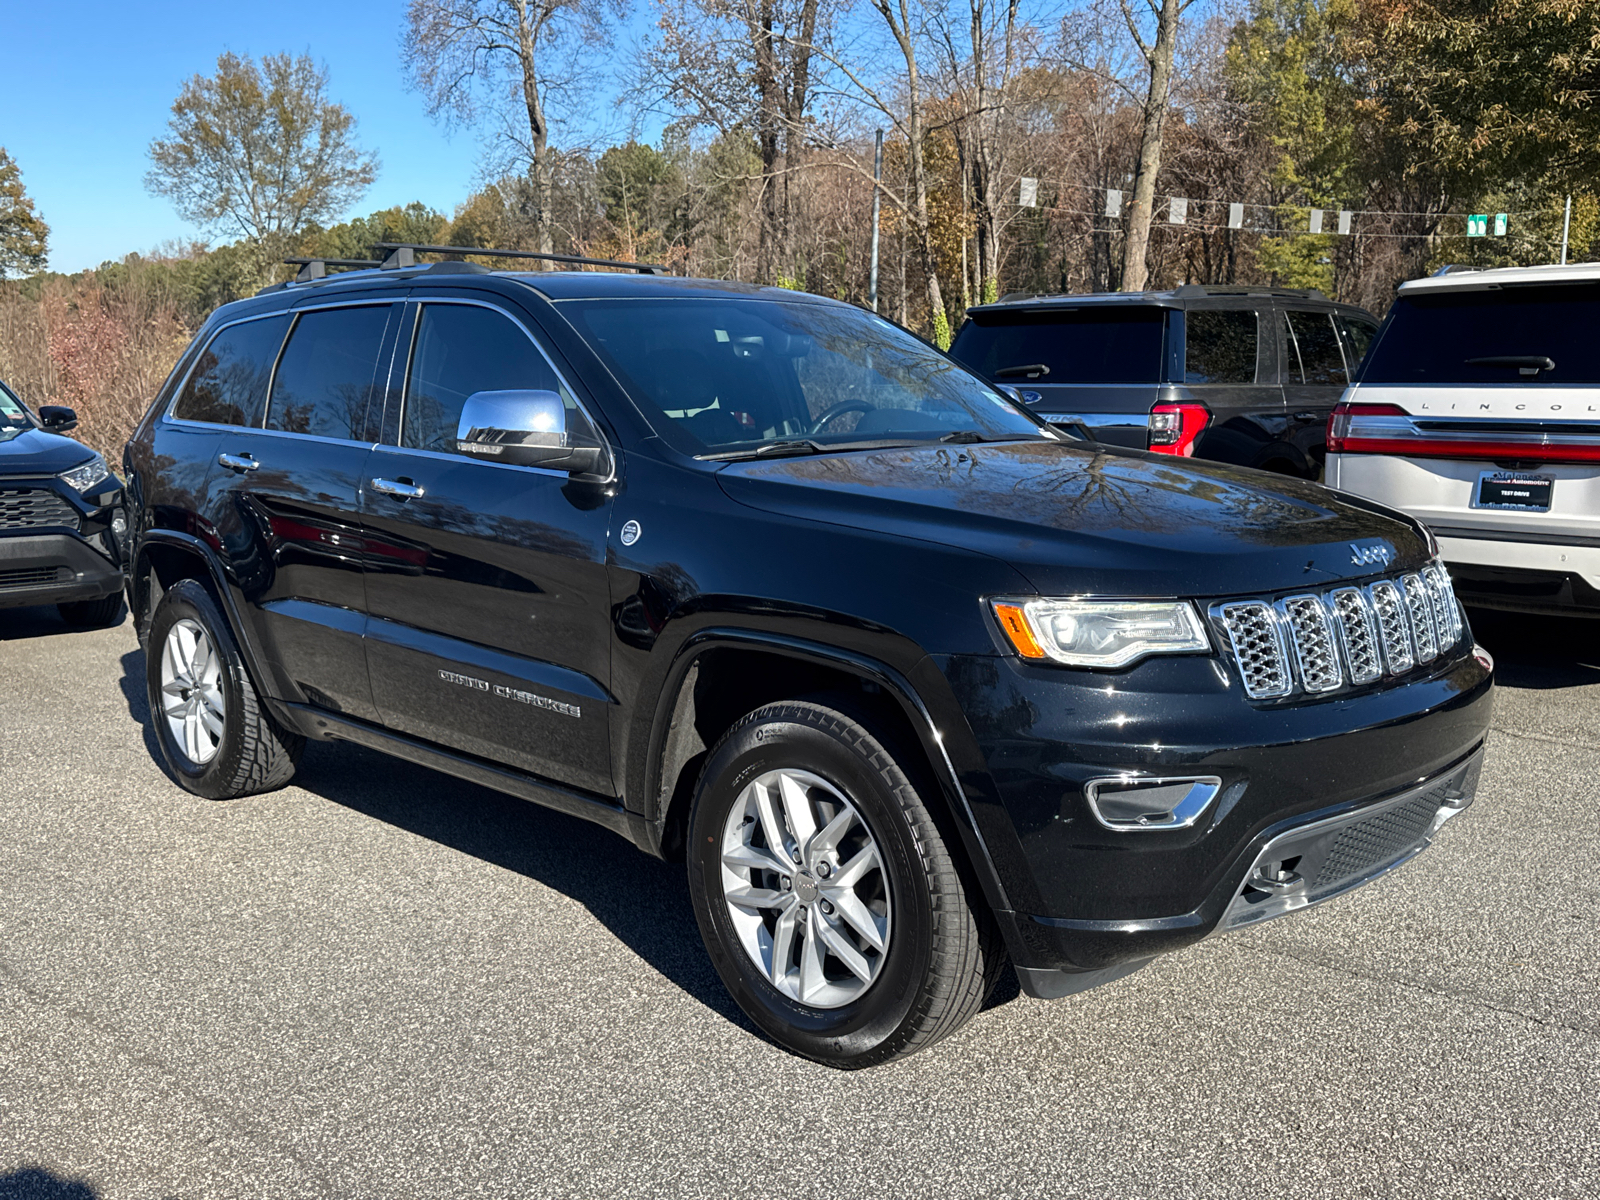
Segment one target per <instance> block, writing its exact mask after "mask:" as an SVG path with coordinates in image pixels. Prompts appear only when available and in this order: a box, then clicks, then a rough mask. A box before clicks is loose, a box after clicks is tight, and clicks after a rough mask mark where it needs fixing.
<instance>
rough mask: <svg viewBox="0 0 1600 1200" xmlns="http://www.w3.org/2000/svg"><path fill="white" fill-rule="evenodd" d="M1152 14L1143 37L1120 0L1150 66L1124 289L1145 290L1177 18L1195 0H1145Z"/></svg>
mask: <svg viewBox="0 0 1600 1200" xmlns="http://www.w3.org/2000/svg"><path fill="white" fill-rule="evenodd" d="M1143 3H1144V5H1145V7H1147V8H1148V9H1149V10H1150V13H1151V15H1152V16H1154V17H1155V19H1156V32H1155V37H1154V38H1153V39H1151V40H1149V41H1146V40H1145V36H1144V33H1143V32H1142V31H1141V30H1140V28H1139V19H1138V18H1137V17H1136V16H1135V15H1134V11H1133V8H1132V6H1131V4H1130V3H1129V0H1120V4H1121V7H1122V17H1123V20H1124V21H1125V22H1126V24H1127V26H1128V32H1129V34H1131V35H1132V37H1133V41H1134V44H1135V45H1137V46H1138V47H1139V53H1140V54H1142V55H1143V56H1144V60H1145V63H1146V65H1147V66H1148V67H1149V70H1150V86H1149V89H1148V90H1147V91H1146V93H1145V101H1144V113H1143V118H1144V121H1143V126H1144V127H1143V132H1142V134H1141V135H1140V138H1139V163H1138V166H1137V167H1135V168H1134V172H1133V202H1132V204H1130V205H1129V208H1128V237H1127V240H1126V241H1125V242H1124V243H1123V247H1122V290H1123V291H1125V292H1139V291H1143V290H1144V285H1145V280H1146V278H1147V271H1148V268H1147V265H1146V262H1145V255H1146V252H1147V251H1148V250H1149V248H1150V222H1151V220H1152V219H1153V218H1154V216H1155V199H1156V177H1157V176H1158V175H1160V173H1161V151H1162V145H1163V139H1164V137H1165V135H1166V128H1167V114H1168V112H1169V111H1170V107H1171V106H1170V97H1171V93H1172V64H1173V60H1174V59H1175V58H1176V56H1177V51H1178V23H1179V21H1180V20H1181V19H1182V17H1183V14H1184V12H1185V10H1187V9H1188V7H1189V5H1191V4H1193V3H1194V0H1143Z"/></svg>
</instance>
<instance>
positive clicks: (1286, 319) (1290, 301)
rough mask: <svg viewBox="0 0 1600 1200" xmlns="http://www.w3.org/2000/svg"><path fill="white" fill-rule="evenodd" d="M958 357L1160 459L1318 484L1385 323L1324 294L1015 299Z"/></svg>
mask: <svg viewBox="0 0 1600 1200" xmlns="http://www.w3.org/2000/svg"><path fill="white" fill-rule="evenodd" d="M967 317H968V319H967V321H966V322H965V324H963V325H962V327H961V330H960V332H959V333H958V334H957V335H956V340H955V344H954V345H952V346H951V347H950V353H951V355H953V356H954V357H955V358H956V360H957V361H958V362H960V363H962V364H963V365H964V366H966V367H968V368H970V369H971V370H973V371H976V372H977V373H978V374H979V375H982V376H983V377H984V378H986V379H990V380H993V381H994V382H995V383H996V384H997V385H999V386H1002V387H1014V388H1016V389H1017V391H1018V392H1019V393H1020V394H1021V397H1022V399H1023V402H1024V403H1026V404H1028V405H1029V406H1030V407H1031V408H1032V409H1033V411H1035V412H1037V413H1038V414H1039V415H1040V416H1041V417H1044V418H1045V419H1046V420H1050V421H1067V420H1071V421H1075V422H1080V423H1081V424H1083V425H1084V426H1086V427H1087V428H1088V429H1089V431H1090V432H1091V433H1092V434H1093V435H1094V436H1095V437H1096V438H1097V439H1099V440H1100V441H1102V442H1106V443H1108V444H1111V445H1117V446H1132V447H1135V448H1136V449H1139V450H1151V451H1154V452H1155V453H1157V454H1173V455H1178V456H1180V457H1185V458H1188V457H1193V458H1214V459H1216V460H1217V461H1218V462H1226V463H1234V464H1235V465H1237V466H1241V467H1259V468H1261V469H1263V470H1268V471H1276V472H1278V473H1279V474H1283V475H1298V476H1300V477H1301V478H1303V479H1317V478H1320V477H1321V472H1322V463H1323V459H1324V458H1325V457H1326V450H1325V448H1324V445H1325V439H1326V432H1327V427H1328V417H1329V416H1330V415H1331V414H1332V412H1333V407H1334V405H1335V404H1337V403H1338V402H1339V398H1340V396H1341V395H1342V394H1343V393H1344V388H1345V384H1346V383H1347V382H1348V381H1349V379H1350V377H1351V376H1352V375H1353V374H1354V372H1355V369H1356V367H1357V365H1358V364H1359V363H1360V362H1361V358H1362V356H1363V355H1364V354H1365V353H1366V350H1367V345H1368V344H1369V343H1370V342H1371V341H1372V339H1373V337H1374V336H1375V335H1376V334H1377V332H1378V322H1377V321H1376V320H1375V319H1374V318H1373V317H1372V316H1371V315H1370V314H1369V313H1367V312H1366V311H1365V310H1364V309H1360V308H1356V307H1355V306H1353V305H1349V304H1336V303H1334V302H1333V301H1331V300H1329V299H1327V297H1325V296H1323V295H1322V293H1321V292H1317V291H1299V290H1294V289H1290V288H1266V287H1239V286H1214V287H1213V286H1202V285H1199V284H1185V285H1184V286H1183V287H1180V288H1176V289H1174V290H1173V291H1170V292H1110V293H1101V294H1096V295H1087V296H1071V295H1063V296H1029V295H1016V296H1007V297H1005V298H1004V299H1003V300H1001V301H1000V302H999V303H998V304H985V305H983V306H981V307H977V308H970V309H968V310H967Z"/></svg>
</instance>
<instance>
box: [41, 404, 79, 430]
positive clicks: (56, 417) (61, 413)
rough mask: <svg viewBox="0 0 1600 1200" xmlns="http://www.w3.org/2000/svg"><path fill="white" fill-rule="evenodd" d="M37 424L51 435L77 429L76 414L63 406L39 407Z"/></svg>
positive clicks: (48, 405) (44, 405)
mask: <svg viewBox="0 0 1600 1200" xmlns="http://www.w3.org/2000/svg"><path fill="white" fill-rule="evenodd" d="M39 424H40V425H42V426H44V427H45V428H46V429H48V430H49V431H50V432H51V433H66V432H67V431H68V430H71V429H76V428H77V427H78V414H77V413H75V412H73V411H72V409H70V408H68V407H67V406H66V405H64V404H43V405H40V406H39Z"/></svg>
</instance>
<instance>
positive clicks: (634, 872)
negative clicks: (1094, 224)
mask: <svg viewBox="0 0 1600 1200" xmlns="http://www.w3.org/2000/svg"><path fill="white" fill-rule="evenodd" d="M121 666H122V678H121V680H120V681H119V685H120V686H121V689H122V695H123V699H124V701H125V702H126V704H127V706H128V714H129V716H130V717H132V718H133V719H134V720H135V721H138V722H139V723H140V725H141V727H142V728H143V730H144V742H145V749H146V750H147V751H148V752H149V754H150V756H151V758H152V759H154V761H155V762H156V764H157V766H159V767H160V768H161V769H162V771H163V772H166V762H165V760H164V759H163V758H162V755H161V749H160V747H159V745H158V744H157V742H156V738H155V734H154V732H153V731H152V729H151V726H150V707H149V703H148V700H147V698H146V693H145V680H144V676H145V656H144V653H143V652H142V651H140V650H131V651H129V652H128V653H127V654H124V655H123V656H122V660H121ZM168 777H169V778H170V777H171V775H170V772H168ZM294 786H295V787H299V788H303V789H304V790H306V791H308V792H310V793H312V794H313V795H316V796H320V797H322V798H323V799H324V800H329V801H332V802H333V803H334V804H338V805H342V806H343V807H345V808H349V809H353V810H355V811H356V812H360V813H364V814H365V815H367V816H369V817H372V818H374V819H376V820H379V821H383V822H385V823H386V824H389V825H393V826H395V827H397V828H400V829H404V830H406V831H407V832H408V833H414V834H416V835H418V836H419V837H425V838H427V839H429V840H430V841H434V842H437V843H439V844H440V845H443V846H449V847H450V848H451V849H452V850H457V851H460V852H461V853H462V854H470V855H471V856H472V857H474V858H477V859H481V860H482V861H484V862H487V863H493V864H494V865H495V866H497V867H501V868H503V869H505V870H507V871H515V872H516V873H517V874H519V875H523V876H525V877H527V878H529V879H532V880H534V881H536V882H538V883H541V884H543V885H544V886H546V887H548V888H551V889H553V890H554V891H558V892H560V893H561V894H562V895H564V896H568V897H570V898H571V899H573V900H576V901H578V903H580V904H582V905H583V906H584V907H585V908H587V909H588V910H589V911H590V912H591V913H592V914H593V915H594V917H595V919H596V920H598V921H599V922H600V923H601V924H603V925H604V926H605V927H606V928H607V929H609V930H610V931H611V932H612V933H613V934H614V935H615V936H616V937H617V938H618V940H620V941H621V942H622V943H623V944H624V945H626V946H627V947H628V948H629V949H630V950H632V951H633V952H634V953H635V954H637V955H638V956H639V957H640V958H641V959H643V960H644V961H645V962H646V963H648V964H649V965H650V966H651V967H653V968H655V970H657V971H658V972H660V973H661V975H663V976H664V977H665V978H667V979H669V980H670V981H671V982H673V983H674V984H676V985H677V986H678V987H680V988H682V989H683V990H684V991H685V992H687V993H688V994H689V995H691V996H693V997H694V998H695V999H697V1000H699V1001H700V1002H701V1003H702V1004H704V1005H705V1006H706V1007H707V1008H710V1009H712V1010H713V1011H714V1012H717V1013H719V1014H721V1015H722V1016H724V1017H726V1018H727V1019H728V1020H730V1021H733V1022H735V1023H737V1024H739V1025H740V1026H742V1027H744V1028H746V1029H749V1030H751V1031H752V1032H754V1031H755V1026H754V1025H753V1024H752V1023H751V1022H750V1021H749V1020H747V1019H746V1018H745V1016H744V1014H743V1013H741V1012H740V1011H739V1009H738V1006H737V1005H735V1004H734V1002H733V999H732V998H731V997H730V996H729V995H728V993H727V990H726V989H725V988H724V987H723V986H722V981H721V980H720V979H719V978H718V977H717V974H716V971H715V970H714V969H713V968H712V966H711V961H710V959H709V958H707V957H706V952H705V947H704V945H703V944H702V942H701V940H700V930H699V927H698V926H697V924H696V922H695V918H694V910H693V908H692V907H691V906H690V902H689V885H688V880H687V878H686V876H685V871H684V868H683V865H682V864H681V863H665V862H662V861H661V860H660V859H657V858H653V857H651V856H650V855H648V854H645V853H644V852H643V851H641V850H639V849H638V848H636V847H634V846H633V845H632V844H630V843H629V842H626V841H624V840H623V839H622V838H620V837H618V836H617V835H615V834H612V833H609V832H607V831H606V830H604V829H602V828H600V827H599V826H598V825H591V824H590V823H588V822H587V821H581V820H579V819H577V818H576V817H569V816H566V815H565V814H563V813H558V812H554V811H552V810H550V809H546V808H541V807H540V806H539V805H537V804H533V803H530V802H528V801H526V800H521V799H518V798H517V797H514V796H507V795H505V794H503V793H501V792H496V791H494V790H493V789H490V788H486V787H481V786H479V785H478V784H474V783H468V782H466V781H464V780H460V779H455V778H453V777H452V776H449V775H445V774H442V773H440V772H437V771H432V770H429V769H428V768H426V767H419V766H415V765H413V764H411V763H407V762H402V761H401V760H400V759H397V758H390V757H389V756H388V755H384V754H379V753H377V752H376V751H373V750H368V749H366V748H364V747H361V746H355V745H351V744H350V743H347V742H316V741H312V742H307V743H306V749H305V756H304V757H303V758H302V759H301V760H300V768H299V770H298V771H297V772H296V774H295V777H294ZM1019 994H1020V989H1019V987H1018V985H1017V980H1016V974H1015V972H1013V971H1012V970H1011V969H1010V968H1009V967H1007V969H1006V970H1005V972H1004V974H1003V976H1002V977H1001V980H1000V983H999V985H998V986H997V987H996V988H995V991H994V994H993V995H992V996H991V997H990V999H989V1001H988V1003H987V1004H985V1005H984V1008H985V1010H986V1011H987V1010H989V1009H993V1008H996V1007H998V1006H1000V1005H1002V1004H1005V1003H1007V1002H1008V1001H1010V1000H1013V999H1015V998H1016V997H1017V996H1018V995H1019ZM0 1200H8V1198H7V1197H6V1196H5V1194H4V1193H3V1192H0Z"/></svg>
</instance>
